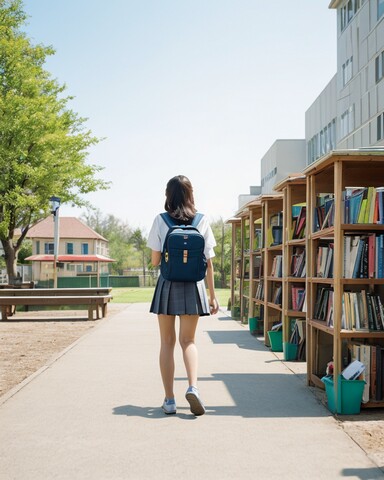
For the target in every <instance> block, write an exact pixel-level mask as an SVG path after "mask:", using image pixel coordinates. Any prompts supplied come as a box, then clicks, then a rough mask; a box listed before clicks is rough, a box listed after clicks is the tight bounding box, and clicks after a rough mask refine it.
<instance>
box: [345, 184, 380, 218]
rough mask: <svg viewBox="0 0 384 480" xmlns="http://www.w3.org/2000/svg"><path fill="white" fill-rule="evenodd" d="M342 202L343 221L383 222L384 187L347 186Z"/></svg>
mask: <svg viewBox="0 0 384 480" xmlns="http://www.w3.org/2000/svg"><path fill="white" fill-rule="evenodd" d="M343 203H344V223H350V224H354V223H378V224H384V187H377V188H375V187H348V188H346V189H345V190H344V192H343Z"/></svg>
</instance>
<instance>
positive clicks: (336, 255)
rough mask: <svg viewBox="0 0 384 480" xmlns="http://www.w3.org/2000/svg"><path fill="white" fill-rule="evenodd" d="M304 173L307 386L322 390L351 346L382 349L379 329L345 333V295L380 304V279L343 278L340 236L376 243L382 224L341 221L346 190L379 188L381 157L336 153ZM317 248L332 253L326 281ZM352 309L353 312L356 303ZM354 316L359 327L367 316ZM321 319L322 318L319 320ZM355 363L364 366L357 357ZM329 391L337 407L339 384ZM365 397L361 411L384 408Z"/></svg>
mask: <svg viewBox="0 0 384 480" xmlns="http://www.w3.org/2000/svg"><path fill="white" fill-rule="evenodd" d="M303 173H304V174H305V175H306V177H307V241H306V252H307V267H306V269H307V282H306V290H307V317H306V318H307V325H308V330H307V342H308V350H307V353H308V357H307V368H308V381H309V383H310V384H312V385H317V386H319V387H322V388H323V383H322V381H321V378H322V376H324V375H325V373H326V365H327V363H328V362H330V361H333V363H334V378H337V377H338V375H339V374H340V373H341V371H342V370H343V368H344V367H345V366H346V365H347V364H348V363H349V362H350V356H351V352H352V351H353V349H354V348H355V347H356V348H358V349H361V352H362V351H363V349H368V350H369V349H371V348H374V347H376V346H379V347H380V350H381V348H382V347H383V348H384V330H381V331H380V330H378V329H370V330H369V331H362V330H361V329H360V328H359V329H357V327H355V326H353V327H351V328H345V324H346V322H347V318H346V317H347V316H349V315H352V313H349V310H348V303H346V302H347V299H348V298H349V295H350V294H353V295H355V296H359V295H360V296H362V292H363V291H364V294H365V292H368V293H369V297H370V298H371V296H374V297H375V298H380V299H381V300H383V301H384V285H383V279H382V278H376V274H377V271H375V272H374V273H375V278H345V272H346V271H347V269H348V268H350V265H349V262H348V261H347V259H348V257H347V256H346V255H347V248H346V245H347V243H346V239H345V237H346V236H349V235H356V234H357V235H365V234H366V235H368V234H371V235H372V234H374V235H375V238H379V235H381V234H382V233H383V225H381V224H377V223H374V222H373V223H372V222H365V223H364V222H360V223H357V224H356V223H350V222H349V221H348V222H345V218H346V216H347V215H350V212H349V210H348V209H349V206H350V201H351V205H352V197H350V196H349V195H350V193H348V191H349V192H351V191H355V189H356V188H357V187H359V188H361V189H362V190H364V191H365V190H366V189H368V187H375V188H378V187H382V186H384V155H383V153H381V152H380V151H374V150H372V151H370V150H361V151H359V150H356V151H352V150H351V151H335V152H331V153H330V154H329V155H327V156H326V157H323V158H322V159H319V160H318V161H316V162H315V163H313V164H311V165H310V166H308V167H307V168H306V169H305V170H304V172H303ZM353 195H355V194H354V193H353ZM356 196H357V194H356ZM330 209H333V211H332V210H331V214H330V215H329V217H328V218H329V219H331V221H330V224H329V223H328V222H327V221H326V219H327V211H330ZM376 236H377V237H376ZM327 245H328V249H327ZM319 246H322V247H324V246H325V251H326V252H328V253H327V255H329V252H330V251H332V267H331V272H330V276H331V278H319V275H320V274H323V271H322V270H321V269H320V268H319V265H320V264H321V261H322V258H323V257H322V253H320V250H319ZM322 252H323V250H322ZM327 258H328V257H327ZM345 263H346V264H347V267H346V266H345ZM363 267H364V269H365V268H366V265H365V264H363V263H362V266H361V268H363ZM319 272H320V273H319ZM361 272H363V270H361ZM364 272H365V270H364ZM361 275H362V273H361ZM321 289H323V290H321ZM351 298H355V297H351ZM351 301H352V300H351ZM348 302H349V300H348ZM377 302H378V301H377ZM353 308H354V309H355V308H357V307H356V304H355V305H354V307H353ZM359 308H360V307H359ZM351 312H352V310H351ZM353 312H357V313H356V315H357V317H356V318H358V321H359V323H360V321H361V322H363V321H368V314H367V315H365V314H362V313H359V312H361V310H356V309H355V310H354V311H353ZM325 314H326V317H327V318H326V319H324V318H319V317H322V316H323V317H324V315H325ZM353 315H355V313H353ZM378 315H379V313H378ZM370 318H372V314H371V316H370ZM356 325H357V320H356ZM362 345H363V347H361V346H362ZM359 351H360V350H359ZM360 360H361V361H363V363H365V362H364V360H363V359H362V358H361V359H360ZM368 360H369V359H367V358H366V362H367V364H368V365H366V374H367V376H366V379H367V381H368V382H369V381H370V378H371V375H370V370H369V369H370V360H369V361H368ZM367 367H368V368H367ZM369 388H373V387H369ZM334 389H335V401H336V404H337V399H338V396H339V395H340V392H338V382H334ZM372 391H373V390H372ZM366 393H367V395H368V393H369V398H366V400H365V402H366V403H363V404H362V406H365V407H383V406H384V398H381V399H379V401H376V400H377V399H376V398H372V397H371V392H370V391H369V392H368V390H367V392H366ZM363 399H364V396H363Z"/></svg>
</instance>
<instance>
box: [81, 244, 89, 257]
mask: <svg viewBox="0 0 384 480" xmlns="http://www.w3.org/2000/svg"><path fill="white" fill-rule="evenodd" d="M81 254H82V255H88V243H82V244H81Z"/></svg>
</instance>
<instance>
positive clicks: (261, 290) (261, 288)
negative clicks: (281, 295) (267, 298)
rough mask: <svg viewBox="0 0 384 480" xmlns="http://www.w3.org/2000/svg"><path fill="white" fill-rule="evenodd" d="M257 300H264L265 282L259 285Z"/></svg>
mask: <svg viewBox="0 0 384 480" xmlns="http://www.w3.org/2000/svg"><path fill="white" fill-rule="evenodd" d="M255 298H256V300H264V283H263V281H260V282H259V284H258V285H257V289H256V294H255Z"/></svg>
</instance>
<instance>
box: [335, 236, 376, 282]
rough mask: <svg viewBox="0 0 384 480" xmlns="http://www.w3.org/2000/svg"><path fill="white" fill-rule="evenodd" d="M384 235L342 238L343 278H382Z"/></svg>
mask: <svg viewBox="0 0 384 480" xmlns="http://www.w3.org/2000/svg"><path fill="white" fill-rule="evenodd" d="M383 261H384V234H375V233H370V234H368V235H345V236H344V278H384V265H383Z"/></svg>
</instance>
